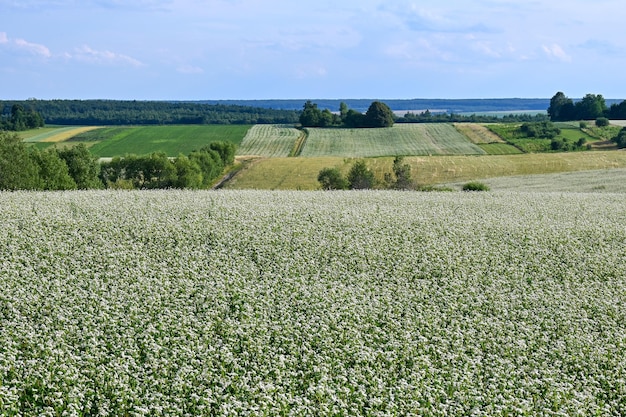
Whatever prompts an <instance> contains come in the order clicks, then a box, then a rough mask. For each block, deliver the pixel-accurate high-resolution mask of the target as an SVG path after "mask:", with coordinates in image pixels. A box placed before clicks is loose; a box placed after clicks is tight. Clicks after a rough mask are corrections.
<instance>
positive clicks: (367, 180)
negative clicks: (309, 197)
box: [317, 156, 415, 190]
mask: <svg viewBox="0 0 626 417" xmlns="http://www.w3.org/2000/svg"><path fill="white" fill-rule="evenodd" d="M392 171H393V172H390V173H385V176H384V181H383V183H382V184H377V183H376V178H375V176H374V172H373V171H372V170H370V169H369V168H368V167H367V165H366V163H365V161H364V160H362V159H359V160H357V161H356V162H355V163H354V164H353V165H352V167H351V168H350V171H349V172H348V175H347V176H346V177H344V176H343V174H342V173H341V171H339V169H338V168H324V169H322V170H321V171H320V172H319V174H318V176H317V181H318V182H319V183H320V185H321V187H322V189H323V190H348V189H350V190H364V189H370V188H374V187H375V186H382V187H383V188H392V189H396V190H412V189H415V184H414V183H413V180H412V179H411V166H410V165H409V164H405V163H404V158H403V157H401V156H396V158H395V159H394V161H393V168H392Z"/></svg>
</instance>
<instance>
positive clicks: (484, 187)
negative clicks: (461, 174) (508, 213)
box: [463, 181, 490, 191]
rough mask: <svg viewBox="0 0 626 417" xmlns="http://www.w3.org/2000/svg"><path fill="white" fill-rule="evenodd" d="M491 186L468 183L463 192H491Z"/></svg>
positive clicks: (480, 183)
mask: <svg viewBox="0 0 626 417" xmlns="http://www.w3.org/2000/svg"><path fill="white" fill-rule="evenodd" d="M489 189H490V188H489V186H488V185H487V184H483V183H482V182H476V181H474V182H468V183H467V184H465V185H464V186H463V191H489Z"/></svg>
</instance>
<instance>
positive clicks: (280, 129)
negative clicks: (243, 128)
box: [237, 125, 304, 157]
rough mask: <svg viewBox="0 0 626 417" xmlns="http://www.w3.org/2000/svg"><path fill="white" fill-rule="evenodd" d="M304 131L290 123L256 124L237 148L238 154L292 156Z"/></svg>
mask: <svg viewBox="0 0 626 417" xmlns="http://www.w3.org/2000/svg"><path fill="white" fill-rule="evenodd" d="M303 135H304V132H302V131H301V130H298V129H296V128H295V127H293V126H290V125H254V126H252V127H251V128H250V130H248V133H246V136H245V137H244V138H243V140H242V141H241V145H240V146H239V148H238V149H237V155H258V156H265V157H279V156H291V155H292V153H293V152H294V149H295V148H296V146H297V144H298V141H300V140H302V138H303Z"/></svg>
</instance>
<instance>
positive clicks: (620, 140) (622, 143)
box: [611, 127, 626, 149]
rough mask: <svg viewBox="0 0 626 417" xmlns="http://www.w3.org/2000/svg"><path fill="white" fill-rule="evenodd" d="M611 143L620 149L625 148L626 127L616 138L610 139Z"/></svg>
mask: <svg viewBox="0 0 626 417" xmlns="http://www.w3.org/2000/svg"><path fill="white" fill-rule="evenodd" d="M611 140H612V141H613V142H615V144H617V147H618V148H620V149H622V148H626V127H623V128H622V129H621V130H620V131H619V133H618V134H617V136H615V137H614V138H612V139H611Z"/></svg>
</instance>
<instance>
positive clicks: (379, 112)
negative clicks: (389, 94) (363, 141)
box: [365, 101, 395, 127]
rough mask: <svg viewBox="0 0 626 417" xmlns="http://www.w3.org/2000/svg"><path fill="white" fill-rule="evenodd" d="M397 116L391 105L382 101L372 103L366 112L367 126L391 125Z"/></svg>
mask: <svg viewBox="0 0 626 417" xmlns="http://www.w3.org/2000/svg"><path fill="white" fill-rule="evenodd" d="M394 119H395V117H394V114H393V112H392V111H391V109H390V108H389V106H387V105H386V104H385V103H381V102H380V101H374V102H372V104H370V106H369V108H368V109H367V112H366V113H365V125H366V126H367V127H391V126H393V121H394Z"/></svg>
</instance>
